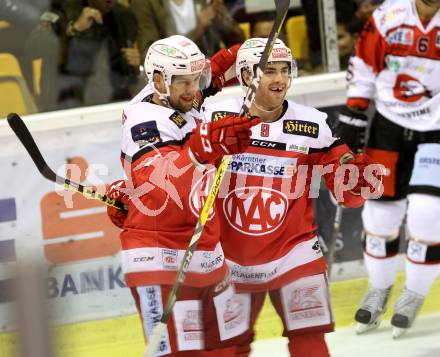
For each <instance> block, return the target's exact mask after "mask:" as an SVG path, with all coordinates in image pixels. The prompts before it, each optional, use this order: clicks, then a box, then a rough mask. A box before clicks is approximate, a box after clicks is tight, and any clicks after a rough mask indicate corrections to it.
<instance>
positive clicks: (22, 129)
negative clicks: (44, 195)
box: [7, 113, 125, 210]
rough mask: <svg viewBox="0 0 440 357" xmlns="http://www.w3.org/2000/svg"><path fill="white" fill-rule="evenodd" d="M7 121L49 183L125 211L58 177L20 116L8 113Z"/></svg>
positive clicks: (114, 203) (87, 187) (114, 202)
mask: <svg viewBox="0 0 440 357" xmlns="http://www.w3.org/2000/svg"><path fill="white" fill-rule="evenodd" d="M7 120H8V124H9V126H10V127H11V129H12V131H13V132H14V133H15V135H16V136H17V138H18V139H19V140H20V141H21V143H22V144H23V146H24V148H25V149H26V151H27V152H28V154H29V155H30V157H31V158H32V161H33V162H34V164H35V166H37V169H38V171H40V173H41V175H43V177H45V178H46V179H48V180H49V181H52V182H55V183H58V184H60V185H63V186H64V188H65V189H68V190H71V191H74V192H78V193H80V194H81V195H83V196H84V197H87V198H90V199H95V200H98V201H101V202H103V203H105V204H106V205H108V206H112V207H115V208H117V209H120V210H124V209H125V207H124V205H123V204H122V203H121V202H119V201H116V200H112V199H110V198H109V197H107V196H106V195H101V194H100V193H98V192H96V191H95V189H94V188H93V187H89V186H83V185H81V184H79V183H76V182H74V181H71V180H69V179H67V178H64V177H61V176H58V175H57V174H56V173H55V172H54V171H53V170H52V169H51V168H50V167H49V165H48V164H47V163H46V160H44V158H43V155H42V154H41V151H40V149H38V146H37V144H36V143H35V140H34V138H33V137H32V134H31V133H30V132H29V129H28V128H27V126H26V124H25V123H24V121H23V119H21V118H20V116H19V115H18V114H16V113H10V114H8V117H7Z"/></svg>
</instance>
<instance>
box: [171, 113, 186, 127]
mask: <svg viewBox="0 0 440 357" xmlns="http://www.w3.org/2000/svg"><path fill="white" fill-rule="evenodd" d="M170 120H171V121H172V122H173V123H174V124H176V125H177V127H179V128H180V129H182V128H183V127H184V126H185V124H186V120H185V119H184V118H183V116H182V115H181V114H180V113H179V112H174V113H173V114H171V116H170Z"/></svg>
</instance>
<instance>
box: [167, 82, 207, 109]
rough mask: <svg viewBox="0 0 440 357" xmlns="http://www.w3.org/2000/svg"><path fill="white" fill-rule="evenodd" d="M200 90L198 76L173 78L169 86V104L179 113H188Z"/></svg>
mask: <svg viewBox="0 0 440 357" xmlns="http://www.w3.org/2000/svg"><path fill="white" fill-rule="evenodd" d="M199 88H200V74H192V75H187V76H174V77H173V79H172V81H171V86H170V99H169V100H170V104H171V106H172V107H173V108H175V109H177V110H179V111H180V112H183V113H184V112H188V111H190V110H191V108H192V105H193V100H194V96H195V95H196V93H197V91H198V90H199Z"/></svg>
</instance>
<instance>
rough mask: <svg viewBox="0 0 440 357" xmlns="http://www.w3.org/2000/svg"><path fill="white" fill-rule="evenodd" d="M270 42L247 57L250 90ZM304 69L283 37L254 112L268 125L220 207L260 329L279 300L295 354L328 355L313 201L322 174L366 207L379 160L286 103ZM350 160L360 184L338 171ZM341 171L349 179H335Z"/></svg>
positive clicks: (218, 108)
mask: <svg viewBox="0 0 440 357" xmlns="http://www.w3.org/2000/svg"><path fill="white" fill-rule="evenodd" d="M266 41H267V39H265V38H252V39H249V40H247V41H246V42H245V43H244V44H243V45H242V46H241V47H240V49H239V51H238V54H237V61H236V73H237V77H238V80H239V82H240V85H241V86H242V87H243V89H246V88H247V86H249V85H250V84H251V82H252V78H253V76H254V75H255V72H254V71H255V69H256V65H257V63H258V62H259V60H260V57H261V55H262V52H263V50H264V47H265V45H266ZM296 72H297V67H296V63H295V61H294V59H293V58H292V54H291V51H290V49H289V48H288V47H287V46H285V45H284V43H283V42H282V41H281V40H277V42H276V43H275V45H274V47H273V49H272V53H271V55H270V57H269V60H268V64H267V66H266V69H265V71H264V74H263V76H262V79H261V82H260V85H259V87H258V90H257V92H256V97H255V101H254V103H253V105H252V106H251V108H250V114H251V115H256V116H258V117H260V118H261V120H262V122H261V123H260V124H258V125H256V126H254V127H253V128H252V136H251V141H250V146H249V147H248V148H247V150H246V151H245V152H244V153H242V154H236V155H234V156H233V158H232V161H231V163H230V165H229V167H228V172H227V173H226V175H225V178H224V180H223V183H222V187H221V188H220V192H219V194H218V196H217V202H216V209H217V214H218V215H219V216H220V222H221V223H220V226H221V242H222V246H223V250H224V253H225V256H226V260H227V262H228V266H229V268H230V270H231V277H232V281H233V282H234V283H235V284H236V289H237V292H240V294H238V296H239V297H240V299H239V301H238V304H239V305H241V309H242V311H243V313H244V314H245V316H246V318H247V319H249V320H250V323H251V326H252V327H253V326H254V324H255V321H256V319H257V317H258V315H259V313H260V311H261V309H262V307H263V303H264V300H265V297H266V294H269V297H270V299H271V301H272V303H273V305H274V307H275V309H276V311H277V313H278V315H279V316H280V317H281V319H282V321H283V326H284V333H283V335H284V336H286V337H288V338H289V351H290V355H291V356H300V357H306V356H307V357H322V356H329V352H328V349H327V345H326V342H325V339H324V333H326V332H330V331H333V326H334V324H333V315H332V311H331V307H330V299H329V293H328V282H327V275H326V263H325V260H324V257H323V255H322V252H321V249H320V246H319V243H318V239H317V237H316V225H315V223H314V217H313V204H312V199H311V197H312V196H313V195H314V194H316V192H317V191H319V183H320V181H321V180H320V179H321V176H320V175H319V174H318V173H321V174H322V175H323V177H324V178H325V181H326V184H327V186H328V187H329V189H330V190H331V191H332V192H333V193H334V194H335V196H337V197H339V200H340V201H342V203H343V204H344V205H346V206H347V207H359V206H360V205H362V203H363V202H364V198H363V197H362V196H361V195H360V193H361V190H363V189H367V190H369V189H370V188H372V187H371V186H369V185H368V183H367V182H366V180H365V179H364V175H363V173H364V170H365V169H366V166H367V165H368V164H369V163H370V160H369V159H368V157H367V156H366V155H364V154H360V155H355V154H353V153H352V152H351V151H350V149H349V148H348V147H347V146H346V145H345V144H341V143H340V142H339V141H338V140H337V139H336V138H335V137H334V136H333V133H332V130H331V128H330V127H329V125H328V123H327V115H326V114H325V113H323V112H320V111H318V110H316V109H314V108H311V107H307V106H304V105H299V104H296V103H294V102H293V101H290V100H286V99H285V97H286V93H287V90H288V89H289V87H290V85H291V83H292V80H293V79H294V78H295V76H296ZM242 103H243V97H238V98H234V99H231V100H226V101H221V102H216V103H213V104H208V105H206V106H205V115H206V116H207V119H210V120H211V121H212V122H213V123H216V122H217V120H222V119H221V118H227V117H228V116H229V115H231V114H234V113H237V112H239V110H240V108H241V105H242ZM346 162H348V163H352V164H353V166H354V168H355V169H356V170H358V171H359V172H360V179H359V180H358V181H357V180H352V181H353V182H350V185H348V184H349V183H348V178H349V177H348V176H347V180H345V177H344V175H343V174H344V172H345V171H344V170H342V169H341V170H338V168H340V167H341V165H342V164H343V163H346ZM335 172H339V173H342V177H341V175H340V177H338V178H335ZM346 172H347V175H348V172H349V171H348V170H347V171H346ZM312 173H313V175H312ZM315 175H316V176H315ZM312 176H313V179H312ZM371 181H372V182H373V183H374V182H376V183H377V182H378V181H377V179H376V178H375V177H374V179H373V180H371ZM344 184H345V186H344ZM342 186H344V187H345V190H344V189H342V190H341V189H340V188H341V187H342ZM315 197H316V196H315ZM252 340H253V336H250V337H249V339H248V340H247V341H244V342H243V343H239V344H237V351H236V353H235V355H236V356H248V355H249V353H250V344H251V342H252Z"/></svg>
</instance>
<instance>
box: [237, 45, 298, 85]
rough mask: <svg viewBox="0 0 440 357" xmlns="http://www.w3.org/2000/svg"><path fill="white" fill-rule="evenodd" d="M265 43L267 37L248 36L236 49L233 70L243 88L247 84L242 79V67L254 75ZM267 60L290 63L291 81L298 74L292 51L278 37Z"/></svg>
mask: <svg viewBox="0 0 440 357" xmlns="http://www.w3.org/2000/svg"><path fill="white" fill-rule="evenodd" d="M266 43H267V38H259V37H256V38H250V39H249V40H246V41H245V42H244V43H243V44H242V45H241V47H240V49H239V50H238V53H237V61H236V62H235V63H236V64H237V65H236V66H235V71H236V74H237V78H238V81H239V82H240V85H241V87H242V88H243V89H245V90H247V86H246V84H245V83H244V81H243V76H242V73H243V69H247V70H248V71H249V72H250V73H251V74H253V75H255V65H257V64H258V63H259V62H260V59H261V56H262V54H263V51H264V47H265V46H266ZM269 62H288V63H290V82H292V79H293V78H295V77H296V76H297V74H298V68H297V65H296V61H295V60H294V58H293V56H292V51H291V50H290V48H289V47H287V46H286V45H285V44H284V42H283V41H281V40H280V39H277V40H276V41H275V44H274V46H273V48H272V52H271V54H270V56H269V60H268V63H269ZM289 85H290V83H289Z"/></svg>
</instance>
